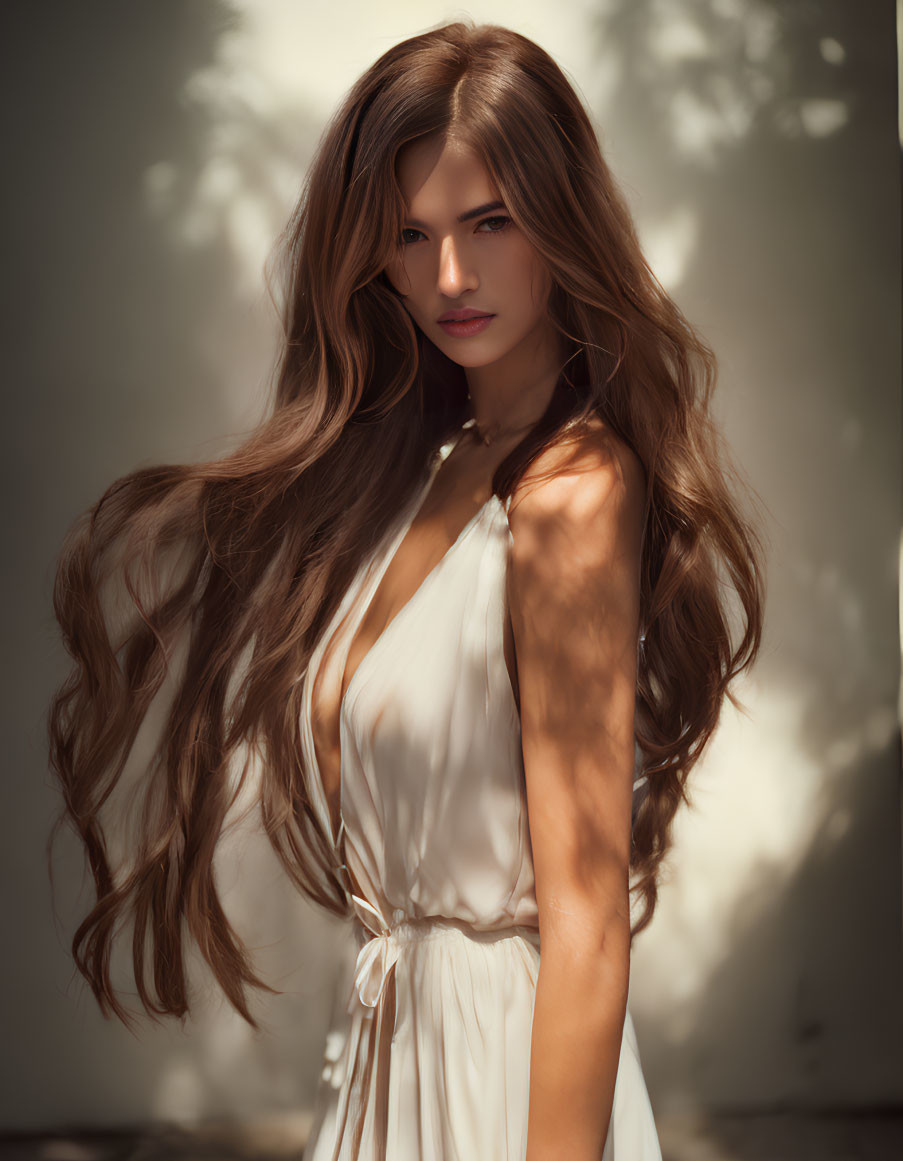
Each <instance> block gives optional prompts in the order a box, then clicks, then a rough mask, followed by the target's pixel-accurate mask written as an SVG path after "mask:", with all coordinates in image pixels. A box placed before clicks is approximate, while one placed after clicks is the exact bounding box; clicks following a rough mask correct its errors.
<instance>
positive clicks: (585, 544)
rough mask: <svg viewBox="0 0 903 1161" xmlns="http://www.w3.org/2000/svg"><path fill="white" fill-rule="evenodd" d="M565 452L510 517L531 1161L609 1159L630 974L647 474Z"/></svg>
mask: <svg viewBox="0 0 903 1161" xmlns="http://www.w3.org/2000/svg"><path fill="white" fill-rule="evenodd" d="M564 450H565V449H561V448H555V449H549V450H548V451H547V452H545V453H543V455H542V456H540V457H539V459H538V460H537V461H536V462H535V463H534V464H533V465H531V469H530V473H529V474H528V477H527V478H526V480H525V481H524V483H525V484H526V485H527V486H526V487H525V488H524V490H523V492H522V493H521V490H520V489H519V490H518V494H517V496H516V497H515V502H514V503H513V505H512V508H511V512H510V513H509V523H510V526H511V534H512V545H511V562H510V567H509V572H508V578H509V579H508V599H509V607H510V610H511V622H512V628H513V631H514V642H515V653H516V659H517V676H518V687H519V693H520V710H521V735H522V744H523V753H524V768H525V772H526V793H527V809H528V816H529V827H530V839H531V845H532V850H533V866H534V873H535V882H536V899H537V907H538V912H539V928H540V941H541V953H540V966H539V977H538V982H537V988H536V997H535V1004H534V1012H533V1028H532V1041H531V1058H530V1098H529V1121H528V1134H527V1154H526V1161H599V1158H600V1157H601V1156H602V1150H603V1147H604V1144H605V1139H606V1135H607V1133H608V1127H609V1122H610V1119H611V1110H612V1103H613V1098H614V1088H615V1078H616V1076H617V1069H618V1060H619V1055H620V1047H621V1037H622V1032H623V1026H624V1017H625V1011H626V1006H627V988H628V981H629V972H630V906H629V894H628V885H629V878H628V876H629V858H630V840H631V809H632V802H633V776H634V710H635V699H636V663H637V639H638V633H639V612H640V610H639V601H640V554H641V549H642V525H643V507H644V500H645V494H644V476H643V468H642V465H641V464H640V461H639V460H638V459H637V458H636V456H634V454H633V452H631V451H630V450H629V449H626V448H625V447H624V446H623V445H621V444H618V446H617V449H615V448H614V447H613V445H612V444H611V442H610V441H608V440H607V439H606V438H605V437H604V436H603V435H600V434H599V433H598V432H594V433H591V434H589V435H587V436H584V437H582V438H581V440H580V442H579V444H578V445H577V447H576V449H575V448H573V447H571V448H568V449H566V450H567V452H568V453H569V459H568V460H567V461H566V462H563V461H562V454H563V451H564ZM543 468H549V469H551V470H552V471H554V473H555V474H554V475H552V476H551V477H550V478H548V479H545V480H541V481H540V482H539V483H538V484H536V485H535V486H534V485H532V484H530V480H531V479H532V478H533V472H534V469H536V470H542V469H543Z"/></svg>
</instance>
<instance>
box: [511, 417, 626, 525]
mask: <svg viewBox="0 0 903 1161" xmlns="http://www.w3.org/2000/svg"><path fill="white" fill-rule="evenodd" d="M645 493H646V471H645V468H644V467H643V464H642V461H641V460H640V458H639V456H638V455H637V454H636V452H635V451H634V450H633V449H632V448H631V447H630V446H629V445H628V444H627V443H626V442H625V441H624V440H623V439H622V438H621V437H620V436H619V435H618V434H617V433H616V432H615V431H613V430H612V428H611V427H610V426H609V425H608V424H606V423H605V422H604V421H603V420H601V419H599V418H598V417H592V418H591V419H589V420H586V421H585V422H582V423H581V424H579V426H574V427H572V428H570V429H568V430H567V431H565V432H564V433H562V435H561V436H560V437H559V438H558V439H556V440H555V442H554V443H552V444H551V445H550V446H549V447H547V448H544V449H543V451H542V452H540V454H539V455H538V456H537V457H536V459H535V460H533V462H532V463H531V464H530V466H529V467H528V469H527V471H526V472H525V473H524V476H523V478H522V479H521V480H520V481H519V482H518V485H517V487H516V489H515V492H514V494H513V496H512V498H511V504H510V508H509V514H508V517H509V523H510V525H511V530H512V534H514V535H516V532H517V529H518V528H521V529H526V527H527V526H528V525H531V526H535V525H539V526H541V525H546V524H547V522H552V523H554V524H556V525H559V526H560V525H564V526H568V527H570V528H572V529H573V530H575V531H576V530H579V528H580V526H581V525H584V524H585V523H587V522H589V523H590V524H591V523H592V522H593V521H594V520H595V519H597V518H598V517H599V516H600V515H601V514H603V513H613V514H616V517H617V519H618V520H619V521H626V522H627V523H628V524H630V525H636V524H637V522H638V521H641V520H642V514H643V511H644V507H645ZM537 531H539V528H537Z"/></svg>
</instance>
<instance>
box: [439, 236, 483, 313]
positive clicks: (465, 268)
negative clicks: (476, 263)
mask: <svg viewBox="0 0 903 1161" xmlns="http://www.w3.org/2000/svg"><path fill="white" fill-rule="evenodd" d="M437 285H438V290H439V293H440V294H444V295H445V297H446V298H459V297H460V296H461V295H462V294H463V293H464V292H465V291H467V290H476V289H477V288H478V287H479V285H480V281H479V278H478V277H477V272H476V270H475V269H474V267H473V264H472V263H470V262H468V260H467V259H466V256H465V253H464V250H463V248H462V247H461V246H460V245H459V243H458V242H456V241H455V239H454V238H453V237H451V236H449V237H447V238H443V240H442V244H441V247H440V250H439V277H438V280H437Z"/></svg>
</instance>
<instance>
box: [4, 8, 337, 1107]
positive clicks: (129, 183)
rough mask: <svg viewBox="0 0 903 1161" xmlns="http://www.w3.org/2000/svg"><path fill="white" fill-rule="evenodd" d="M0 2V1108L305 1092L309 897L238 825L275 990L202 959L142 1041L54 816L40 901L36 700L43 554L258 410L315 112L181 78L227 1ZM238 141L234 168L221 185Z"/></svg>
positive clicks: (51, 644)
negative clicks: (109, 986)
mask: <svg viewBox="0 0 903 1161" xmlns="http://www.w3.org/2000/svg"><path fill="white" fill-rule="evenodd" d="M5 15H6V21H5V37H4V39H5V48H6V53H5V68H4V72H3V80H2V83H3V85H4V86H5V94H4V98H5V99H4V100H3V101H2V102H0V107H2V114H0V115H2V116H3V118H4V126H3V140H4V148H5V154H6V161H7V174H8V177H9V178H10V179H11V180H10V181H9V182H8V183H7V184H6V185H5V187H4V195H3V196H4V199H5V205H4V221H5V222H6V224H7V227H8V228H7V231H6V237H5V268H6V275H7V279H8V283H7V285H8V291H7V294H6V295H5V301H4V321H5V324H6V339H7V348H6V355H7V363H6V366H7V382H8V384H9V385H10V387H9V394H8V397H7V420H8V422H7V424H6V426H5V432H6V448H5V455H4V458H3V470H4V473H5V480H4V483H5V489H4V490H5V494H6V495H7V496H11V495H15V496H16V503H15V506H14V508H13V510H12V511H8V514H7V527H6V537H7V540H6V550H7V552H6V554H5V564H4V577H5V580H6V582H7V586H8V593H7V599H6V600H5V601H4V602H3V605H4V609H5V610H6V625H5V633H6V648H7V653H6V655H7V656H8V657H10V658H15V664H10V665H8V666H7V667H6V670H5V676H4V690H3V693H4V701H3V705H4V730H5V740H4V753H5V754H6V755H7V760H8V762H9V764H10V768H9V770H8V776H7V777H5V778H4V780H3V782H4V786H3V793H4V803H3V815H4V817H5V818H6V819H7V820H9V825H7V827H6V828H5V834H4V844H3V851H4V858H5V863H4V865H5V867H6V869H7V873H5V874H4V876H3V888H2V889H3V893H4V894H3V909H4V914H5V915H6V916H7V919H8V922H9V924H10V928H11V930H15V931H16V933H17V944H18V951H17V954H16V955H10V956H5V957H3V963H2V967H0V973H2V974H0V990H2V994H3V996H4V997H5V998H6V1002H5V1009H6V1011H5V1013H4V1017H3V1021H2V1023H3V1027H4V1040H5V1051H4V1057H5V1064H6V1070H7V1077H6V1080H5V1082H4V1084H3V1085H2V1086H0V1092H2V1095H0V1123H2V1124H3V1125H4V1126H5V1127H7V1128H25V1129H28V1128H40V1127H42V1126H47V1125H59V1124H74V1125H78V1124H94V1125H110V1124H113V1125H119V1124H130V1123H146V1122H148V1121H149V1120H152V1119H154V1118H155V1117H170V1116H172V1117H176V1118H177V1119H178V1118H183V1117H184V1118H188V1119H191V1118H192V1117H194V1116H196V1115H209V1116H229V1115H231V1116H235V1117H237V1118H241V1117H246V1116H253V1115H255V1114H256V1113H258V1112H259V1110H260V1109H261V1108H264V1109H278V1108H286V1109H297V1108H298V1107H301V1108H303V1107H305V1105H307V1104H309V1102H310V1099H311V1097H312V1093H313V1086H314V1083H315V1081H316V1079H317V1074H318V1070H319V1061H320V1053H321V1051H322V1043H323V1036H324V1034H325V1022H326V1019H327V1016H328V1011H326V1010H325V1009H324V1005H323V1004H322V1003H319V1002H318V1000H319V998H320V997H322V996H324V995H328V993H329V988H330V985H331V976H332V970H333V969H332V967H331V965H330V964H329V962H328V961H329V958H330V957H329V951H330V947H331V942H330V941H331V940H332V939H333V938H334V932H333V927H332V926H331V924H330V923H329V922H327V921H326V920H325V919H324V917H323V916H321V915H320V914H319V913H316V914H313V913H308V910H307V909H306V907H305V906H304V905H303V904H302V903H301V901H299V899H298V898H297V896H296V895H295V893H294V892H293V891H292V890H291V889H290V888H289V887H288V886H287V884H286V883H285V882H284V878H282V877H280V876H279V874H278V870H277V868H276V867H275V866H274V865H273V863H272V862H267V861H266V855H265V853H263V854H261V853H260V852H258V851H256V850H253V849H251V847H252V846H253V844H250V840H249V846H248V848H247V851H246V852H245V853H244V854H242V855H241V856H240V857H241V859H243V861H241V862H239V863H237V864H236V865H237V866H240V867H243V868H244V869H246V870H247V868H248V867H250V866H253V867H254V868H255V870H256V873H257V875H258V878H257V880H256V885H255V890H257V889H259V890H260V891H261V892H262V893H263V897H262V898H261V899H260V900H259V902H258V907H257V910H256V912H255V915H254V917H253V923H251V924H249V926H248V931H249V933H250V938H251V939H252V941H253V940H257V941H258V947H259V950H260V953H261V958H262V960H263V961H264V962H265V964H266V966H267V967H269V968H270V969H272V970H271V975H270V978H273V977H274V976H275V983H276V984H277V986H280V987H282V988H284V989H285V990H286V995H285V996H283V997H279V998H276V999H274V1000H273V1001H272V1002H271V1003H270V1005H269V1007H267V1008H266V1010H265V1011H264V1012H263V1013H262V1018H263V1020H264V1022H265V1023H266V1024H267V1026H268V1028H269V1031H270V1035H266V1034H264V1035H258V1036H255V1035H254V1034H253V1033H252V1032H251V1031H250V1029H248V1028H247V1027H246V1026H245V1025H244V1024H242V1023H241V1021H239V1020H238V1018H237V1017H234V1016H233V1015H232V1014H231V1012H229V1011H226V1012H220V1011H218V1005H217V1003H216V1001H215V1000H214V999H213V998H212V997H211V996H210V995H209V988H208V986H207V985H206V982H205V981H204V979H203V978H202V977H199V978H198V981H197V988H196V994H197V998H198V1008H199V1015H198V1020H197V1022H196V1023H194V1024H192V1025H189V1026H188V1027H187V1028H185V1029H182V1028H181V1027H180V1026H179V1025H178V1024H177V1023H175V1022H169V1023H167V1024H166V1026H165V1027H163V1028H154V1027H153V1026H152V1025H150V1024H148V1025H146V1026H145V1027H144V1028H143V1029H142V1031H141V1034H140V1039H136V1038H133V1037H132V1036H130V1035H129V1033H128V1032H126V1031H125V1029H123V1028H122V1027H121V1026H119V1025H118V1024H109V1023H106V1022H104V1021H103V1020H102V1019H101V1017H100V1016H99V1014H98V1012H97V1010H96V1008H95V1006H94V1003H93V1000H92V998H91V997H90V994H89V993H88V991H87V989H86V988H83V987H82V984H81V981H80V979H79V978H78V977H76V976H75V975H74V972H73V969H72V964H71V961H70V960H69V958H68V954H67V947H68V942H69V940H70V938H71V935H72V932H73V931H74V929H75V926H76V922H77V920H78V919H79V918H81V917H82V916H83V915H84V913H85V910H86V908H87V905H88V895H89V892H88V891H87V890H85V891H84V892H83V893H82V895H81V897H80V898H79V899H78V900H76V894H77V892H78V890H79V882H80V880H81V876H82V860H81V853H80V851H79V850H76V848H75V844H74V842H72V841H70V840H68V839H66V838H65V837H64V838H63V839H61V842H60V845H59V847H58V850H57V858H56V862H55V867H56V874H57V878H58V884H59V896H58V900H57V903H58V907H59V916H60V924H59V928H55V927H54V923H53V918H52V913H51V900H50V889H49V884H48V882H47V873H46V866H45V861H44V850H45V842H46V839H47V834H48V831H49V828H50V821H51V818H52V817H53V816H54V815H55V813H56V811H57V809H58V806H59V801H58V797H57V794H56V791H55V788H54V787H52V786H51V785H50V776H49V774H48V772H47V752H46V743H45V735H44V729H45V724H44V715H45V713H46V709H47V705H48V702H49V699H50V696H51V693H52V690H53V689H54V688H55V687H56V685H57V683H58V682H59V681H60V680H61V678H62V675H63V672H64V664H65V663H64V658H63V653H62V649H61V647H60V644H59V642H58V639H57V630H56V625H55V622H54V621H53V617H52V611H51V605H50V589H51V583H52V577H53V562H54V560H55V557H56V554H57V552H58V550H59V548H60V545H61V543H62V540H63V536H64V533H65V531H66V530H67V529H68V527H69V526H70V525H71V523H72V521H73V520H74V518H75V517H76V515H77V514H78V513H79V512H80V511H82V510H83V509H84V508H86V507H87V506H88V505H89V504H91V503H93V502H94V501H95V500H96V499H97V498H98V497H99V495H100V494H101V492H102V490H103V489H104V488H105V487H106V486H107V485H109V484H110V483H111V482H112V481H113V480H114V479H115V478H116V477H117V476H119V475H122V474H123V473H125V472H127V471H130V470H132V469H134V468H136V467H138V466H140V465H142V464H148V463H154V462H162V461H167V460H172V461H187V460H195V459H198V458H206V457H212V456H215V455H218V454H220V452H221V451H222V450H223V449H224V447H225V444H226V437H225V433H234V432H235V431H236V430H237V429H240V428H243V427H250V426H251V425H252V424H253V423H254V422H256V417H257V415H258V414H259V412H260V411H261V409H262V405H263V402H264V393H265V388H266V386H267V383H266V372H267V368H268V367H269V366H270V365H271V362H272V358H273V347H272V345H271V342H270V338H269V336H268V333H267V332H268V330H273V323H272V320H271V318H270V315H271V307H270V304H269V302H268V301H267V299H266V293H265V290H264V288H263V271H262V269H261V270H258V272H257V279H256V289H255V292H254V295H253V297H251V296H250V294H249V291H248V289H247V286H248V268H247V253H248V247H249V246H250V245H251V242H252V241H253V238H254V231H255V230H258V231H268V237H269V239H270V241H272V240H273V239H275V237H276V235H277V234H278V231H279V229H280V228H281V226H282V225H283V223H284V220H285V216H286V214H287V211H288V207H289V204H290V201H291V199H287V198H286V197H285V194H284V189H283V185H284V174H285V172H286V171H288V170H291V171H292V172H293V173H294V179H295V185H296V187H300V180H301V177H302V176H303V173H304V169H305V166H306V161H307V157H308V155H309V153H310V150H311V148H312V144H313V141H314V140H315V134H317V133H318V132H319V130H320V125H319V124H316V123H315V122H314V121H313V120H312V119H310V118H307V117H306V116H305V114H304V112H303V111H301V110H298V109H293V110H292V114H291V117H288V116H286V117H284V118H283V119H282V120H279V119H278V118H277V119H276V120H274V121H271V120H270V118H269V116H268V115H264V114H263V113H261V112H260V111H259V110H258V109H256V108H255V107H254V106H253V105H252V104H249V103H245V104H242V103H241V102H239V101H238V100H236V99H233V107H232V109H231V121H230V124H231V128H230V130H229V132H228V133H226V132H224V131H222V130H221V129H220V128H219V127H218V125H217V123H216V119H215V117H214V112H215V107H214V105H213V104H211V101H212V97H211V95H210V94H209V93H202V94H198V93H197V91H195V92H194V96H192V91H191V90H190V89H187V87H186V86H187V85H188V82H189V81H190V80H192V78H194V80H195V83H196V84H200V83H201V81H202V79H203V77H204V76H205V75H206V72H207V71H208V70H209V68H210V67H211V64H212V62H214V61H215V60H216V56H217V53H218V52H219V50H220V48H221V45H222V43H223V40H224V37H225V36H226V34H227V33H228V32H229V30H230V29H232V28H234V27H235V25H236V20H237V18H236V16H235V13H234V11H233V8H232V6H231V5H228V4H226V3H220V2H217V0H198V2H196V3H193V4H181V3H177V2H174V0H167V2H163V3H156V4H138V5H123V4H121V3H116V2H114V0H107V2H98V0H93V2H89V3H82V4H78V5H67V4H62V5H61V4H56V3H46V2H40V0H36V2H35V3H31V4H28V5H15V6H13V8H12V9H11V10H10V11H9V12H8V13H6V14H5ZM199 78H200V80H199ZM186 93H187V95H186ZM228 96H229V94H222V95H221V97H220V99H222V100H226V99H228ZM230 165H232V167H233V168H234V169H236V170H240V172H241V174H242V180H243V182H244V183H245V185H244V188H243V190H235V189H230V187H229V169H230ZM280 175H283V176H282V177H280ZM281 183H282V184H281ZM295 192H297V189H296V190H295ZM249 204H253V206H255V207H256V211H255V212H254V213H252V212H251V211H250V210H248V205H249ZM234 438H235V436H233V435H231V434H229V436H228V439H230V440H232V439H234ZM12 820H15V823H14V824H13V823H12ZM237 857H238V856H237ZM276 910H278V915H276V914H274V911H276ZM277 920H278V921H277ZM271 921H272V925H271ZM311 948H314V949H315V952H314V951H311ZM321 960H322V961H323V962H321Z"/></svg>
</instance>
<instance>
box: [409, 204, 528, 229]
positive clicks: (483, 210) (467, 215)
mask: <svg viewBox="0 0 903 1161" xmlns="http://www.w3.org/2000/svg"><path fill="white" fill-rule="evenodd" d="M504 208H505V203H504V202H486V204H485V205H482V206H477V207H476V208H475V209H473V210H466V211H465V212H464V213H463V214H458V221H459V222H469V221H470V219H471V218H478V217H479V216H480V215H481V214H488V213H490V212H491V211H492V210H503V209H504ZM407 221H408V222H410V223H411V225H412V226H417V227H419V228H422V229H426V226H425V225H424V223H423V222H421V221H419V220H418V219H417V218H408V219H407Z"/></svg>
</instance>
